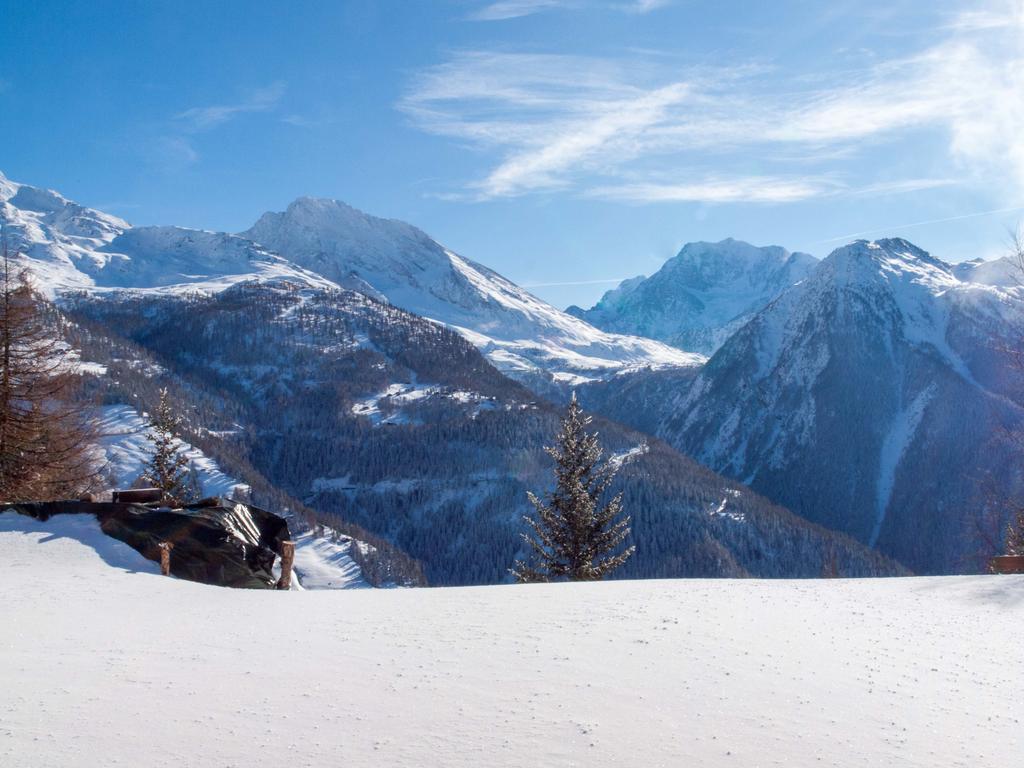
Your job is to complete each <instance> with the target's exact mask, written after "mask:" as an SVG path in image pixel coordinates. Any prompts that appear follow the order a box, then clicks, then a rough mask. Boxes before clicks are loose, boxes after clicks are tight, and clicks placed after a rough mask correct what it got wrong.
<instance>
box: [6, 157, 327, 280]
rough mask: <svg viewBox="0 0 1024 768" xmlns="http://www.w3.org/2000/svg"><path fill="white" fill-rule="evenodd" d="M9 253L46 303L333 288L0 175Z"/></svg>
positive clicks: (239, 247)
mask: <svg viewBox="0 0 1024 768" xmlns="http://www.w3.org/2000/svg"><path fill="white" fill-rule="evenodd" d="M0 222H2V223H3V224H4V226H5V228H6V232H7V237H8V241H9V245H8V247H9V249H10V250H11V252H13V253H18V254H20V256H21V258H22V259H23V261H24V262H25V263H26V264H27V265H28V266H29V267H30V268H31V270H32V272H33V274H34V275H35V278H36V283H37V286H38V287H39V288H40V289H41V290H42V291H44V292H45V293H47V294H48V295H50V296H54V295H56V294H58V293H61V292H64V291H72V290H93V291H103V290H116V289H125V288H131V289H135V290H148V291H152V292H168V291H170V292H173V291H206V292H210V291H218V290H223V289H224V288H226V287H228V286H230V285H234V284H235V283H238V282H242V281H249V280H257V281H261V282H277V281H291V282H296V283H299V284H305V285H310V286H317V287H331V286H332V285H333V284H332V283H330V281H328V280H325V279H324V278H322V277H320V276H318V275H314V274H312V273H310V272H307V271H306V270H302V269H299V268H297V267H295V266H294V265H293V264H289V263H288V262H287V261H285V260H284V259H282V258H281V257H279V256H277V255H275V254H272V253H269V252H268V251H266V250H265V249H263V248H259V247H258V246H256V245H255V244H254V243H251V242H249V241H247V240H245V239H243V238H240V237H236V236H233V235H226V234H222V233H216V232H204V231H201V230H194V229H184V228H182V227H136V228H132V227H131V225H129V224H128V223H127V222H126V221H123V220H121V219H119V218H117V217H115V216H110V215H109V214H105V213H102V212H101V211H96V210H93V209H92V208H86V207H84V206H81V205H78V204H77V203H74V202H72V201H70V200H67V199H65V198H64V197H62V196H61V195H60V194H58V193H56V192H53V191H51V190H46V189H40V188H38V187H31V186H28V185H26V184H17V183H15V182H12V181H9V180H8V179H7V178H6V177H4V176H3V175H2V174H0Z"/></svg>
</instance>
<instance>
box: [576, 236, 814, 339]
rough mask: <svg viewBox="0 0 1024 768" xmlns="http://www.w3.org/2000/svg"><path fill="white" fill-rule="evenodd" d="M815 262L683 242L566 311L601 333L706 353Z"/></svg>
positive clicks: (739, 246)
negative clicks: (652, 267) (656, 262)
mask: <svg viewBox="0 0 1024 768" xmlns="http://www.w3.org/2000/svg"><path fill="white" fill-rule="evenodd" d="M817 264H818V261H817V259H815V258H814V257H813V256H810V255H808V254H806V253H790V252H789V251H787V250H785V249H783V248H779V247H778V246H768V247H766V248H757V247H755V246H753V245H750V244H749V243H744V242H741V241H739V240H733V239H731V238H730V239H728V240H723V241H722V242H720V243H704V242H701V243H688V244H687V245H686V246H684V247H683V249H682V250H681V251H679V254H678V255H677V256H675V257H674V258H672V259H669V260H668V261H667V262H665V264H664V265H663V266H662V268H661V269H659V270H658V271H657V272H656V273H655V274H654V275H652V276H651V277H647V278H645V277H642V276H641V277H635V278H632V279H630V280H626V281H625V282H623V283H622V284H621V285H619V286H618V287H617V288H615V289H614V290H611V291H608V292H607V293H606V294H605V295H604V297H603V298H602V299H601V300H600V301H599V302H598V303H597V304H596V305H595V306H594V307H592V308H591V309H588V310H582V309H580V308H579V307H570V308H569V312H571V313H572V314H574V315H576V316H577V317H581V318H583V319H584V320H586V321H587V322H589V323H593V324H594V325H596V326H597V327H598V328H603V329H604V330H606V331H614V332H617V333H629V334H636V335H638V336H645V337H648V338H652V339H658V340H659V341H664V342H665V343H667V344H671V345H673V346H675V347H678V348H679V349H686V350H691V351H694V352H699V353H702V354H708V355H710V354H712V353H713V352H714V351H715V350H716V349H718V348H719V347H720V346H721V345H722V343H723V342H724V341H725V340H726V339H727V338H729V336H731V335H732V334H733V333H734V332H735V331H736V329H737V328H739V327H740V326H741V325H742V324H743V323H745V322H746V321H747V320H749V319H750V317H751V316H752V315H753V314H754V313H755V312H758V311H759V310H761V309H762V308H764V307H765V306H767V305H768V303H769V302H770V301H771V300H772V299H774V298H775V297H776V296H778V295H779V294H780V293H782V291H784V290H785V289H786V288H789V286H791V285H793V284H794V283H797V282H799V281H800V280H803V279H804V278H805V277H807V276H808V275H809V274H810V273H811V272H813V271H814V268H815V267H816V266H817Z"/></svg>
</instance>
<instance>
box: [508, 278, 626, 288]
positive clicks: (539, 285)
mask: <svg viewBox="0 0 1024 768" xmlns="http://www.w3.org/2000/svg"><path fill="white" fill-rule="evenodd" d="M626 279H628V278H625V277H610V278H608V279H607V280H572V281H570V282H567V283H520V284H519V287H520V288H550V287H553V286H556V285H601V284H602V283H621V282H622V281H623V280H626Z"/></svg>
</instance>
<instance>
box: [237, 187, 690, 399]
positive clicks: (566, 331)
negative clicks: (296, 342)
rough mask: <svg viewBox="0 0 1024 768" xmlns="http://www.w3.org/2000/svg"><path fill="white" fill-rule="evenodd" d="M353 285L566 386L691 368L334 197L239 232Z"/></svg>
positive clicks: (498, 361) (685, 358) (492, 356)
mask: <svg viewBox="0 0 1024 768" xmlns="http://www.w3.org/2000/svg"><path fill="white" fill-rule="evenodd" d="M242 234H243V236H245V237H247V238H250V239H252V240H254V241H256V242H258V243H261V244H262V245H264V246H266V247H268V248H271V249H273V250H274V251H276V252H278V253H280V254H282V255H283V256H285V257H286V258H288V259H291V260H292V261H293V262H295V263H296V264H299V265H301V266H303V267H305V268H307V269H310V270H312V271H314V272H316V273H318V274H321V275H324V276H325V277H327V278H329V279H331V280H333V281H334V282H336V283H338V284H339V285H342V286H344V287H346V288H350V289H352V290H356V291H360V292H362V293H366V294H367V295H369V296H372V297H374V298H378V299H386V300H387V301H389V302H390V303H392V304H394V305H395V306H397V307H401V308H402V309H405V310H407V311H410V312H414V313H415V314H418V315H420V316H422V317H427V318H430V319H431V320H435V321H438V322H441V323H444V324H445V325H448V326H450V327H452V328H455V329H456V330H458V331H459V332H460V333H462V334H463V335H464V336H466V337H467V338H468V339H469V340H470V341H472V342H473V343H474V344H475V345H476V346H477V347H478V348H479V349H480V350H481V351H482V352H483V353H484V354H485V355H486V356H487V358H488V359H489V360H490V361H491V363H493V364H494V365H495V366H496V367H497V368H498V369H499V370H501V371H503V372H505V373H506V374H509V375H512V376H514V377H516V378H519V379H522V380H526V381H532V380H535V379H537V377H539V376H543V375H544V374H546V373H547V374H551V375H553V376H554V378H555V380H556V381H562V382H568V383H574V382H579V381H584V380H590V379H599V378H603V377H606V376H608V375H610V374H612V373H615V372H617V371H620V370H623V369H625V368H630V367H639V366H648V365H653V366H693V365H696V364H699V363H701V362H703V358H702V357H701V356H699V355H692V354H686V353H684V352H681V351H679V350H675V349H671V348H669V347H666V346H665V345H663V344H660V343H658V342H655V341H652V340H649V339H641V338H637V337H634V336H622V335H618V334H610V333H605V332H602V331H599V330H597V329H596V328H594V327H593V326H591V325H589V324H588V323H585V322H582V321H580V320H579V319H578V318H575V317H572V316H571V315H568V314H566V313H565V312H562V311H560V310H558V309H555V308H554V307H552V306H551V305H549V304H546V303H545V302H543V301H541V300H540V299H538V298H536V297H535V296H533V295H531V294H530V293H528V292H527V291H525V290H523V289H522V288H520V287H519V286H517V285H515V284H514V283H512V282H511V281H509V280H507V279H505V278H504V277H502V276H501V275H499V274H497V273H496V272H494V271H493V270H490V269H488V268H487V267H484V266H483V265H481V264H477V263H475V262H473V261H470V260H469V259H466V258H464V257H462V256H459V255H457V254H455V253H453V252H452V251H450V250H448V249H446V248H444V247H443V246H442V245H440V244H439V243H437V242H435V241H434V240H432V239H431V238H430V237H429V236H428V235H426V234H425V233H424V232H422V231H420V230H418V229H416V228H415V227H413V226H411V225H409V224H406V223H404V222H400V221H393V220H388V219H380V218H377V217H374V216H369V215H367V214H365V213H362V212H361V211H357V210H356V209H354V208H351V207H349V206H347V205H345V204H344V203H342V202H339V201H337V200H324V199H314V198H299V199H298V200H296V201H295V202H293V203H292V204H291V205H289V206H288V208H287V210H285V211H283V212H281V213H266V214H264V215H263V216H262V217H261V218H260V219H259V221H257V222H256V224H255V225H254V226H253V227H252V228H250V229H249V230H247V231H245V232H243V233H242Z"/></svg>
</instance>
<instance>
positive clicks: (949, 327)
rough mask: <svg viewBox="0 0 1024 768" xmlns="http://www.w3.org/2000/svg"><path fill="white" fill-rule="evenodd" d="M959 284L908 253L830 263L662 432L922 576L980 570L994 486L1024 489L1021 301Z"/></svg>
mask: <svg viewBox="0 0 1024 768" xmlns="http://www.w3.org/2000/svg"><path fill="white" fill-rule="evenodd" d="M958 271H959V270H957V269H954V268H952V267H951V266H950V265H948V264H945V263H943V262H941V261H939V260H938V259H935V258H933V257H931V256H930V255H928V254H927V253H925V252H924V251H921V250H920V249H918V248H916V247H915V246H913V245H912V244H910V243H908V242H906V241H903V240H880V241H878V242H874V243H869V242H865V241H858V242H856V243H853V244H851V245H848V246H846V247H844V248H840V249H838V250H836V251H834V252H833V253H832V254H831V255H830V256H829V257H828V258H827V259H825V260H824V261H823V262H822V263H821V265H820V267H819V268H818V269H817V270H816V271H815V273H814V274H813V275H812V276H811V277H809V278H808V279H806V280H805V281H803V282H802V283H800V284H798V285H796V286H794V287H793V288H790V289H789V290H788V291H786V292H785V293H783V294H782V295H781V296H780V297H779V298H778V299H776V300H775V301H774V302H772V303H771V304H770V305H769V306H768V307H767V308H766V309H764V310H763V311H761V312H760V313H758V314H757V315H756V316H755V317H754V318H753V319H752V320H751V321H750V322H748V323H747V324H746V325H745V326H744V327H742V328H741V329H740V330H739V331H737V332H736V334H735V335H734V336H732V337H731V338H730V339H729V340H728V341H727V342H726V343H725V344H724V345H723V346H722V348H721V349H720V350H719V351H718V352H717V353H716V354H715V355H714V356H713V357H712V358H711V360H710V361H709V362H708V364H707V365H706V366H705V367H704V369H702V370H701V371H700V372H699V374H698V375H697V376H696V378H695V380H694V383H693V384H692V386H690V387H689V388H688V389H685V390H682V391H677V393H676V396H675V397H674V398H672V399H670V400H669V402H668V403H667V405H666V407H665V408H664V409H663V411H662V413H663V414H664V418H663V421H662V424H661V427H660V429H659V432H660V434H661V435H662V436H664V437H665V438H666V439H668V440H669V441H670V442H672V443H673V444H674V445H676V446H678V447H680V448H681V449H682V450H685V451H687V452H688V453H690V454H691V455H693V456H695V457H697V458H698V459H699V460H701V461H703V462H704V463H706V464H707V465H708V466H710V467H712V468H714V469H716V470H718V471H721V472H723V473H725V474H727V475H730V476H732V477H736V478H738V479H740V480H742V481H744V482H746V483H747V484H749V485H750V486H751V487H753V488H754V489H756V490H758V491H760V492H761V493H764V494H765V495H767V496H768V497H769V498H772V499H774V500H776V501H778V502H780V503H783V504H786V505H787V506H789V507H790V508H792V509H794V510H795V511H797V512H798V513H800V514H803V515H804V516H806V517H808V518H809V519H811V520H814V521H816V522H819V523H822V524H824V525H826V526H828V527H831V528H835V529H838V530H842V531H846V532H847V533H850V534H851V535H853V536H854V537H856V538H858V539H859V540H861V541H863V542H865V543H868V544H869V545H871V546H877V547H878V548H879V549H881V550H882V551H883V552H886V553H887V554H890V555H892V556H894V557H896V558H897V559H899V560H900V561H902V562H903V563H904V564H906V565H907V566H909V567H910V568H911V569H913V570H916V571H921V572H949V571H956V570H962V569H965V568H973V567H977V565H976V563H975V561H974V560H973V556H974V555H976V554H977V552H976V549H977V548H978V547H979V546H980V542H979V540H978V533H979V532H978V530H977V529H976V525H977V523H978V518H977V516H978V514H979V512H980V511H981V510H982V509H984V501H985V500H984V498H983V494H982V484H983V481H984V479H985V477H986V476H989V475H991V476H992V477H993V478H996V479H997V480H998V485H999V487H1001V488H1004V489H1007V490H1008V491H1009V492H1012V489H1013V488H1015V487H1017V486H1018V485H1019V482H1020V478H1019V474H1018V473H1016V472H1015V471H1014V469H1013V468H1014V467H1015V465H1016V463H1017V461H1016V458H1015V455H1014V452H1013V450H1012V448H1011V447H1010V446H1008V445H1006V444H1004V436H1005V430H1006V429H1012V428H1014V426H1015V425H1017V424H1020V423H1021V418H1022V415H1024V412H1022V410H1021V400H1020V392H1021V391H1022V389H1021V384H1022V383H1024V382H1022V381H1021V377H1020V372H1019V371H1018V372H1014V370H1013V369H1012V368H1010V367H1008V365H1007V359H1006V356H1005V353H1003V352H1001V350H1003V349H1006V348H1009V347H1012V345H1013V344H1015V343H1016V339H1018V338H1019V331H1020V329H1021V327H1022V324H1024V291H1022V289H1020V288H1017V287H1000V286H996V285H983V284H980V283H967V282H964V281H963V280H961V279H960V278H958V277H957V273H958ZM960 273H961V274H963V272H962V271H960Z"/></svg>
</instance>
